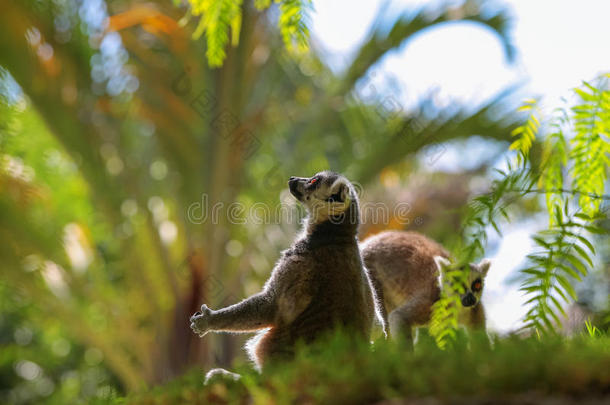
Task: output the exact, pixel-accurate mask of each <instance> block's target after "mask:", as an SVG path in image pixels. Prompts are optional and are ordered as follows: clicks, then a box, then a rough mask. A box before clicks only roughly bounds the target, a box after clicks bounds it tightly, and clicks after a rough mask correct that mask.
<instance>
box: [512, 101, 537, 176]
mask: <svg viewBox="0 0 610 405" xmlns="http://www.w3.org/2000/svg"><path fill="white" fill-rule="evenodd" d="M517 111H520V112H527V113H528V114H529V117H528V119H527V121H526V122H525V124H523V125H521V126H518V127H517V128H515V129H514V130H513V131H512V132H511V135H512V136H514V137H518V138H517V139H516V140H515V141H513V143H512V144H511V145H510V149H511V150H516V151H517V152H519V154H518V157H517V163H518V164H522V163H523V162H524V161H525V160H526V159H527V157H528V156H529V152H530V149H531V148H532V145H533V144H534V140H536V134H537V133H538V130H539V128H540V118H539V116H540V109H539V108H538V102H537V101H536V100H533V99H530V100H525V102H524V104H523V105H522V106H521V107H519V109H518V110H517ZM522 160H523V161H522Z"/></svg>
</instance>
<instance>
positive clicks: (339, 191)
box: [327, 178, 349, 202]
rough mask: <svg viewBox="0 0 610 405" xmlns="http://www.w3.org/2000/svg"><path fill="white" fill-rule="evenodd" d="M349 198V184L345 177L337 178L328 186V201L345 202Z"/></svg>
mask: <svg viewBox="0 0 610 405" xmlns="http://www.w3.org/2000/svg"><path fill="white" fill-rule="evenodd" d="M348 199H349V186H348V184H347V182H346V181H345V179H342V178H339V179H337V180H335V182H334V183H333V184H332V185H331V186H330V196H329V197H328V199H327V201H328V202H345V201H347V200H348Z"/></svg>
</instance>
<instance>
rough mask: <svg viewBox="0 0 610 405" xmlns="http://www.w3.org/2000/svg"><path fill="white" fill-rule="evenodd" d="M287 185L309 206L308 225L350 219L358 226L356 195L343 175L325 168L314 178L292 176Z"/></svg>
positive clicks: (341, 222)
mask: <svg viewBox="0 0 610 405" xmlns="http://www.w3.org/2000/svg"><path fill="white" fill-rule="evenodd" d="M288 187H289V188H290V193H291V194H292V195H293V196H294V197H295V198H296V199H297V200H299V201H300V202H301V203H302V204H303V205H304V206H305V208H306V209H307V212H308V214H309V218H308V222H309V224H311V225H316V224H320V223H323V222H326V221H329V222H331V223H336V224H347V223H348V222H349V223H350V224H352V225H355V226H356V227H357V225H358V222H359V218H358V215H359V214H358V199H357V195H356V192H355V190H354V187H353V186H352V184H351V183H350V182H349V180H347V178H345V177H344V176H342V175H340V174H337V173H334V172H330V171H324V172H320V173H317V174H315V175H314V176H312V177H291V178H290V180H289V181H288Z"/></svg>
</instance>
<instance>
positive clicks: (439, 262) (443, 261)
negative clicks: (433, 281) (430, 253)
mask: <svg viewBox="0 0 610 405" xmlns="http://www.w3.org/2000/svg"><path fill="white" fill-rule="evenodd" d="M434 263H436V267H437V269H438V285H439V286H440V287H441V289H442V288H443V276H444V273H445V271H444V268H445V267H448V266H450V265H451V262H450V261H449V260H447V258H445V257H443V256H434Z"/></svg>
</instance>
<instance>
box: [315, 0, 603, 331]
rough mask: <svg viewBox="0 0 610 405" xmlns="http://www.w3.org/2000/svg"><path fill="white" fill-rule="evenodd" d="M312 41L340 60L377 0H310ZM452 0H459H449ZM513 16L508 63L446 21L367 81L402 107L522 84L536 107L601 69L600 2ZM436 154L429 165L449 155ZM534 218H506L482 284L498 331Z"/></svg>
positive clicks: (553, 0)
mask: <svg viewBox="0 0 610 405" xmlns="http://www.w3.org/2000/svg"><path fill="white" fill-rule="evenodd" d="M313 3H314V8H315V10H316V11H315V14H314V15H313V18H312V33H313V36H314V44H315V45H316V46H318V47H320V48H321V49H322V50H323V51H324V53H325V55H326V58H327V60H328V62H329V64H330V65H331V67H333V68H334V69H336V70H341V69H342V68H344V67H345V66H346V65H347V64H349V62H350V61H351V59H352V58H353V56H354V51H355V49H357V48H358V45H359V44H361V43H362V41H364V40H365V39H366V34H367V33H368V32H369V30H370V29H371V27H372V24H373V19H374V17H375V16H376V15H377V13H378V10H379V8H380V6H381V5H382V4H386V2H384V1H383V0H367V1H362V0H361V1H354V0H314V2H313ZM387 3H388V7H389V8H388V10H386V13H385V16H386V18H387V20H388V21H390V22H391V21H392V19H393V18H396V16H398V15H400V14H401V12H402V10H407V9H412V8H413V7H418V6H421V5H423V4H437V3H438V2H437V1H423V0H393V1H389V2H387ZM456 3H459V2H456ZM490 3H492V5H496V4H497V5H500V6H502V5H506V6H507V7H508V8H509V11H510V13H511V15H513V16H514V25H513V31H512V38H513V45H514V46H515V48H516V50H517V55H516V58H515V61H514V63H513V64H508V62H507V60H506V58H505V57H504V53H503V49H502V47H501V45H500V42H499V41H498V40H497V37H496V36H495V35H494V34H493V33H492V32H491V31H490V30H488V29H486V28H484V27H482V26H480V25H477V24H472V23H454V24H447V25H445V26H443V27H441V28H436V29H434V30H430V31H426V32H424V33H422V34H421V35H419V36H417V37H416V38H414V39H413V40H412V41H409V42H407V43H405V44H403V46H402V47H401V48H400V49H398V50H396V51H394V52H392V53H391V54H390V55H388V56H387V57H386V58H384V59H383V60H382V61H381V62H380V63H379V64H378V65H376V66H374V67H373V68H372V69H371V71H370V72H369V74H370V73H371V72H372V73H373V75H374V79H373V80H374V81H376V82H377V81H380V82H382V83H383V85H382V86H381V88H382V89H383V91H385V92H388V93H389V94H391V95H392V96H393V97H395V98H396V99H398V100H400V102H401V103H402V104H403V107H405V108H408V107H409V106H412V105H413V104H414V103H415V102H416V101H417V100H418V99H419V98H420V97H422V96H425V95H428V94H430V93H431V92H433V93H434V94H436V96H435V97H436V99H437V100H438V102H439V103H443V104H446V103H449V102H456V101H458V102H462V103H480V102H482V101H485V100H486V99H487V98H489V97H490V96H492V95H494V94H495V93H497V92H499V91H500V90H501V89H503V88H505V87H506V86H508V85H509V84H511V83H517V82H518V83H525V87H524V89H523V94H524V96H526V95H527V96H543V99H542V105H543V107H545V110H547V109H551V108H553V107H556V106H558V105H560V103H561V101H560V98H561V97H562V96H567V95H568V93H569V90H570V89H571V88H573V87H575V86H577V85H579V84H580V83H581V81H582V80H590V79H593V78H594V77H595V76H597V75H598V74H600V73H603V72H609V71H610V42H609V41H608V40H609V39H610V23H608V16H610V1H607V0H579V1H574V0H536V1H526V0H521V1H517V0H506V1H499V0H498V1H495V0H494V1H492V2H490ZM449 152H450V153H446V154H445V155H447V156H444V157H443V159H444V162H443V161H442V160H443V159H440V160H439V162H437V164H438V166H437V168H440V167H443V166H445V165H447V164H449V165H451V163H454V162H452V160H454V159H457V158H456V156H458V157H459V153H457V152H456V153H451V151H449ZM537 226H539V225H536V223H527V224H523V223H519V224H516V225H514V226H508V227H507V229H505V233H504V236H503V239H502V241H501V243H500V244H499V248H498V250H497V252H492V253H493V254H494V256H492V257H491V258H492V259H493V261H494V263H493V265H492V269H491V271H490V273H489V276H488V279H487V283H486V286H485V294H484V301H485V303H486V307H487V312H488V323H489V326H490V328H492V329H494V330H496V331H499V332H507V331H510V330H514V329H515V328H517V327H518V326H520V319H521V317H522V316H523V314H524V313H525V308H523V307H522V306H521V304H522V303H523V302H524V299H523V297H522V296H521V293H519V292H518V291H517V289H518V286H517V285H514V284H509V283H507V279H508V278H509V277H510V275H511V274H513V272H514V270H515V269H516V268H517V267H518V266H519V265H520V264H521V262H522V260H523V259H524V257H525V255H526V254H527V253H528V252H529V250H530V249H531V248H532V245H531V243H530V240H529V235H530V234H531V233H533V232H535V231H536V227H537Z"/></svg>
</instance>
